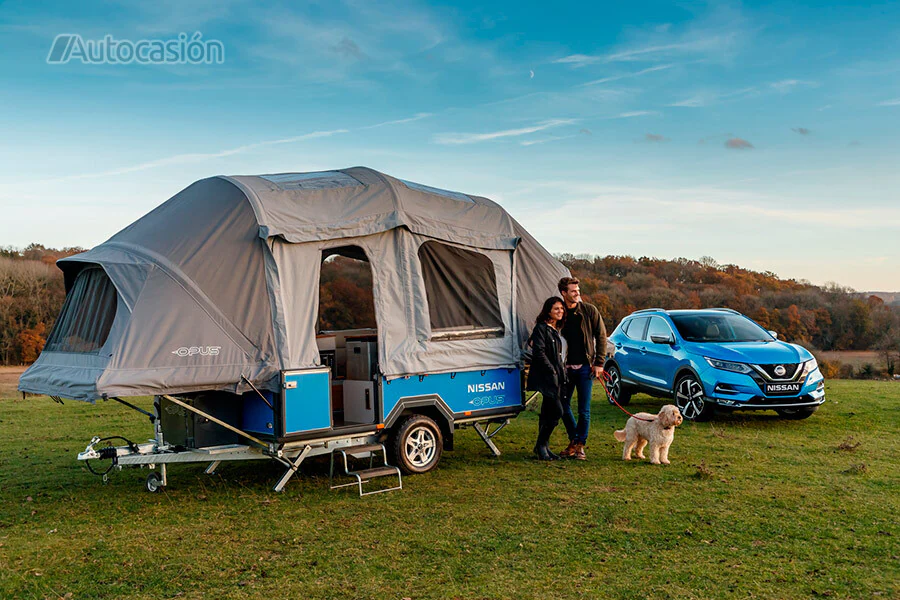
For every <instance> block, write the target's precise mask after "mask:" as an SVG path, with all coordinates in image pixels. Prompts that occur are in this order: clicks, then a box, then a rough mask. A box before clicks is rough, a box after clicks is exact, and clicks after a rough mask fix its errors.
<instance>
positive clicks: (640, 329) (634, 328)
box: [625, 317, 650, 341]
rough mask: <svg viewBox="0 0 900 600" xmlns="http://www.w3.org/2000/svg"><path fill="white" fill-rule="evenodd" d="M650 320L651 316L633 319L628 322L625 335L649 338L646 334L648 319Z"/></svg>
mask: <svg viewBox="0 0 900 600" xmlns="http://www.w3.org/2000/svg"><path fill="white" fill-rule="evenodd" d="M649 320H650V317H638V318H636V319H632V320H631V322H630V323H628V329H626V330H625V335H627V336H628V337H629V338H631V339H632V340H638V341H643V340H645V339H647V338H646V337H645V336H644V334H645V333H646V331H647V321H649Z"/></svg>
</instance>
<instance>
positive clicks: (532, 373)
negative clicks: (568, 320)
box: [528, 296, 575, 460]
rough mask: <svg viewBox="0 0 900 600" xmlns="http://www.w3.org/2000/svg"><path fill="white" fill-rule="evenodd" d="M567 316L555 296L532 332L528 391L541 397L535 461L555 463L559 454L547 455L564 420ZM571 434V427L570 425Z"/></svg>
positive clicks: (545, 305) (545, 303)
mask: <svg viewBox="0 0 900 600" xmlns="http://www.w3.org/2000/svg"><path fill="white" fill-rule="evenodd" d="M565 316H566V305H565V304H563V301H562V299H561V298H558V297H556V296H554V297H552V298H547V300H546V301H545V302H544V306H543V308H542V309H541V314H539V315H538V318H537V321H536V325H535V326H534V331H532V332H531V339H530V342H531V369H530V370H529V372H528V389H529V390H530V391H534V392H540V393H541V396H543V402H542V403H541V417H540V422H539V423H540V424H539V426H538V439H537V443H536V444H535V446H534V453H535V454H536V455H537V457H538V460H557V459H558V458H559V455H558V454H554V453H553V452H551V451H550V447H549V442H550V434H552V433H553V430H554V429H555V428H556V425H557V423H559V419H560V417H563V418H565V417H564V414H565V413H564V411H563V407H562V389H563V386H564V385H565V383H566V361H565V357H564V356H563V340H562V336H560V334H559V331H560V329H562V325H563V321H564V319H565ZM571 425H572V427H573V431H574V425H575V424H574V423H572V424H571Z"/></svg>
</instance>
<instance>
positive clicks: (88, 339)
mask: <svg viewBox="0 0 900 600" xmlns="http://www.w3.org/2000/svg"><path fill="white" fill-rule="evenodd" d="M117 303H118V295H117V294H116V288H115V287H114V286H113V284H112V282H111V281H110V280H109V277H107V276H106V272H105V271H104V270H103V269H101V268H97V267H91V268H87V269H84V270H83V271H81V272H80V273H79V274H78V277H76V278H75V283H74V284H73V285H72V289H71V290H69V293H68V295H66V301H65V303H64V304H63V307H62V311H61V312H60V313H59V318H57V319H56V324H55V325H54V326H53V331H52V332H50V338H49V339H48V340H47V344H46V345H45V347H44V350H45V351H47V352H81V353H96V352H98V351H99V350H100V348H101V347H102V346H103V344H105V343H106V338H107V337H109V330H110V328H111V327H112V323H113V319H115V317H116V306H117Z"/></svg>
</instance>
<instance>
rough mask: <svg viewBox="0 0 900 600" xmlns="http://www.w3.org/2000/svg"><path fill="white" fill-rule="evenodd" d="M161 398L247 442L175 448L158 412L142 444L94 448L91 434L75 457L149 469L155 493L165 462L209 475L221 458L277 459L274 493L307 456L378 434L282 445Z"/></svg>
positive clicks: (160, 484) (149, 486) (370, 440)
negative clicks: (199, 467)
mask: <svg viewBox="0 0 900 600" xmlns="http://www.w3.org/2000/svg"><path fill="white" fill-rule="evenodd" d="M164 397H165V398H166V399H168V400H170V401H172V402H174V403H176V404H178V405H180V406H182V407H183V408H185V409H186V410H190V411H192V412H194V413H197V414H199V415H200V416H202V417H205V418H207V419H209V420H211V421H213V422H215V423H217V424H219V425H221V426H223V427H225V428H226V429H229V430H231V431H233V432H235V433H237V434H238V435H240V436H242V437H244V438H246V439H247V440H248V441H249V442H250V444H247V445H240V444H228V445H225V446H211V447H207V448H196V449H179V448H177V447H175V446H172V445H170V444H168V443H166V441H165V440H164V439H163V434H162V427H161V425H160V420H159V415H156V416H155V417H151V420H152V421H153V423H154V430H155V434H156V435H155V439H152V440H148V441H147V442H145V443H142V444H129V445H128V446H117V447H114V448H113V447H97V445H98V444H99V443H100V442H101V441H102V440H101V439H100V438H99V437H94V438H93V439H92V440H91V442H90V443H89V444H88V445H87V447H86V448H85V449H84V452H80V453H79V454H78V460H81V461H89V460H102V459H110V460H112V461H113V465H112V466H113V467H115V468H116V469H119V470H121V469H122V468H124V467H137V468H144V467H146V468H148V469H151V470H152V471H153V472H151V473H150V475H149V476H148V477H147V490H149V491H151V492H155V491H157V490H159V489H160V488H161V487H164V486H165V485H166V484H167V481H166V465H168V464H171V463H209V465H208V466H207V468H206V473H207V474H208V475H211V474H212V473H214V472H215V470H216V468H217V467H218V466H219V465H220V464H221V463H223V462H225V461H237V460H265V459H270V460H275V461H278V462H279V463H281V464H283V465H284V466H285V467H287V470H286V471H285V473H284V475H282V476H281V479H279V480H278V483H276V484H275V487H274V488H273V489H274V490H275V491H276V492H281V491H283V490H284V486H285V485H287V482H288V481H290V479H291V477H293V476H294V474H295V473H296V472H297V470H298V469H299V467H300V465H301V464H302V463H303V461H304V460H306V459H307V458H309V457H312V456H320V455H323V454H331V453H332V452H334V451H335V450H337V449H340V448H345V447H349V446H360V445H366V444H374V443H377V442H378V441H379V438H380V437H381V432H380V431H379V430H378V429H377V428H376V427H374V426H373V427H372V431H364V432H361V433H360V432H358V433H354V434H352V435H346V436H341V435H330V436H328V437H322V438H316V439H310V440H303V441H298V442H289V443H282V444H276V443H274V442H264V441H262V440H260V439H258V438H256V437H254V436H253V435H251V434H249V433H247V432H245V431H241V430H240V429H238V428H236V427H233V426H231V425H229V424H228V423H225V422H224V421H221V420H219V419H217V418H215V417H213V416H212V415H209V414H207V413H205V412H203V411H201V410H199V409H197V408H195V407H193V406H191V405H190V404H187V403H185V402H182V401H180V400H178V399H177V398H173V397H171V396H164ZM141 412H143V411H141ZM157 466H159V470H158V472H157V470H156V468H157ZM111 468H112V467H111ZM107 472H108V471H107ZM103 480H104V481H106V480H107V474H105V473H104V474H103Z"/></svg>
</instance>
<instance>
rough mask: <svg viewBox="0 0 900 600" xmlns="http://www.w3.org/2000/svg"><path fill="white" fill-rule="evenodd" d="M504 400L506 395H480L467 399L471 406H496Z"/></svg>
mask: <svg viewBox="0 0 900 600" xmlns="http://www.w3.org/2000/svg"><path fill="white" fill-rule="evenodd" d="M504 400H506V396H480V397H478V398H472V399H471V400H469V404H471V405H472V406H497V405H498V404H503V401H504Z"/></svg>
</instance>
